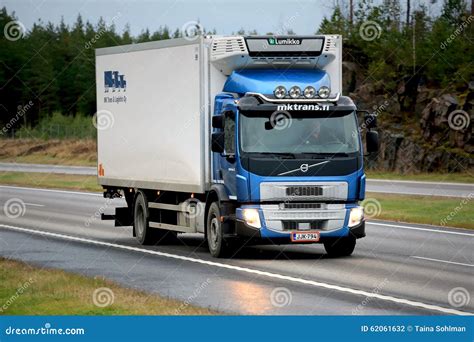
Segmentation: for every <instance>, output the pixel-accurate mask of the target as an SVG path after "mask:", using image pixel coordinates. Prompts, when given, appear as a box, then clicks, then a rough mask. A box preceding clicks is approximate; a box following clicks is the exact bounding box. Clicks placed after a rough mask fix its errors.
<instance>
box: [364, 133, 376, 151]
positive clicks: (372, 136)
mask: <svg viewBox="0 0 474 342" xmlns="http://www.w3.org/2000/svg"><path fill="white" fill-rule="evenodd" d="M365 142H366V145H367V153H377V152H378V151H379V133H378V132H377V131H368V132H367V133H366V135H365Z"/></svg>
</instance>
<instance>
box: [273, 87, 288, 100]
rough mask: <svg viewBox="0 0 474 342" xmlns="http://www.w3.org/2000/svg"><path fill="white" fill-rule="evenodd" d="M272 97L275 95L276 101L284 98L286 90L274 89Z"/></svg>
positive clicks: (282, 88) (283, 88)
mask: <svg viewBox="0 0 474 342" xmlns="http://www.w3.org/2000/svg"><path fill="white" fill-rule="evenodd" d="M273 95H275V97H276V98H277V99H282V98H284V97H285V96H286V88H285V87H284V86H278V87H276V88H275V90H274V91H273Z"/></svg>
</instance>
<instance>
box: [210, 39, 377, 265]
mask: <svg viewBox="0 0 474 342" xmlns="http://www.w3.org/2000/svg"><path fill="white" fill-rule="evenodd" d="M258 39H262V38H261V37H260V38H258ZM263 39H267V41H269V39H271V38H263ZM303 40H304V38H303V39H302V41H303ZM247 44H248V45H249V43H248V40H247ZM323 44H324V42H323ZM333 44H335V45H336V47H335V48H336V49H341V46H340V40H339V41H337V42H335V43H333ZM337 44H339V46H337ZM262 51H263V49H262ZM285 51H287V54H285V53H284V52H285ZM263 52H267V51H263ZM278 52H279V53H275V52H273V55H277V56H286V57H287V58H289V59H291V58H293V59H295V60H298V58H301V57H302V56H303V57H308V56H307V55H308V54H309V55H310V52H311V51H309V52H308V51H301V50H296V52H295V50H294V49H291V46H286V45H283V46H280V49H279V50H278ZM332 63H333V65H334V64H338V63H339V64H340V63H341V60H340V53H339V54H337V53H336V56H335V58H334V59H333V60H332ZM328 69H329V71H332V72H333V74H332V75H331V73H330V72H329V71H328V70H324V68H321V67H318V65H317V64H316V65H314V64H308V66H307V67H304V66H303V67H302V66H301V65H289V66H287V67H285V68H268V67H265V68H258V67H252V68H245V67H242V68H238V69H237V70H233V71H232V72H231V73H230V75H229V76H228V77H227V80H226V82H225V84H224V87H223V89H222V92H221V93H219V94H217V96H216V97H215V103H214V113H213V117H212V139H211V140H212V142H211V144H212V151H213V153H212V173H213V175H212V179H213V189H215V192H216V194H218V195H217V197H219V203H220V207H221V208H220V209H219V211H220V212H219V215H221V218H220V219H219V220H216V222H214V225H215V227H212V225H213V222H212V219H213V216H212V215H213V214H212V212H211V213H210V214H207V217H206V221H207V222H206V223H207V226H209V228H208V230H207V239H208V243H209V249H210V252H211V254H212V255H214V256H220V255H221V254H223V253H225V252H224V250H225V249H228V248H230V247H229V245H230V244H235V241H240V242H239V243H238V244H237V245H239V246H241V245H242V241H244V244H249V243H257V244H262V243H272V244H297V243H323V244H324V246H325V249H326V251H327V252H328V253H329V254H330V255H334V256H345V255H350V254H351V253H352V252H353V250H354V247H355V244H356V239H358V238H362V237H364V236H365V222H364V213H363V208H362V207H361V206H360V204H359V203H360V201H362V200H363V199H364V196H365V174H364V168H363V156H364V148H363V145H362V140H361V135H360V131H361V130H360V128H359V127H360V124H359V122H358V116H357V108H356V106H355V104H354V102H353V101H352V100H351V99H350V98H349V97H347V96H342V95H341V93H340V84H339V83H338V84H337V85H336V86H334V84H331V80H332V79H335V78H338V77H340V74H339V75H337V74H335V72H334V70H337V71H340V65H335V67H333V68H328ZM366 128H367V127H366ZM370 128H373V125H371V127H370ZM367 141H368V143H369V144H370V146H368V151H369V152H374V151H375V150H376V148H377V144H378V142H377V133H376V132H375V131H373V130H370V132H368V137H367ZM208 202H209V201H208ZM208 209H209V207H208ZM207 212H209V210H208V211H207ZM217 221H219V222H217ZM217 230H221V234H222V237H219V236H218V235H219V232H218V231H217ZM234 247H235V246H234Z"/></svg>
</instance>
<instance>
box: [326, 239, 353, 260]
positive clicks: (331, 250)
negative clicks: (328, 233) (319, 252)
mask: <svg viewBox="0 0 474 342" xmlns="http://www.w3.org/2000/svg"><path fill="white" fill-rule="evenodd" d="M355 245H356V239H355V238H354V237H344V238H340V239H337V240H330V241H326V242H324V248H325V249H326V252H327V253H328V254H329V256H332V257H341V256H349V255H351V254H352V252H354V248H355Z"/></svg>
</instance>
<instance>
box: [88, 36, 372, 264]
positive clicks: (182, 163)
mask: <svg viewBox="0 0 474 342" xmlns="http://www.w3.org/2000/svg"><path fill="white" fill-rule="evenodd" d="M341 73H342V39H341V36H338V35H325V36H304V37H299V36H291V37H273V36H249V37H241V36H199V37H191V38H181V39H171V40H163V41H156V42H149V43H140V44H132V45H126V46H117V47H110V48H103V49H98V50H96V81H97V114H96V115H97V117H96V120H97V128H98V136H97V140H98V182H99V184H100V185H101V186H102V187H103V189H104V196H105V197H107V198H115V197H124V198H125V200H126V203H127V206H126V207H118V208H115V213H113V214H109V215H103V217H102V218H103V219H113V220H115V225H116V226H133V235H134V236H135V237H136V239H137V240H138V242H139V243H141V244H160V243H167V242H168V243H169V241H170V239H171V240H172V239H175V238H176V235H177V234H179V233H202V234H203V235H204V237H205V241H206V242H207V245H208V247H209V251H210V253H211V254H212V256H214V257H223V256H228V255H232V253H235V251H236V250H237V249H239V248H241V247H243V246H245V245H249V244H268V243H270V244H278V245H279V244H308V243H322V244H324V247H325V249H326V252H327V253H328V254H329V255H333V256H346V255H350V254H351V253H352V252H353V250H354V247H355V244H356V239H358V238H362V237H364V236H365V227H364V211H363V208H362V207H361V206H360V201H362V200H363V199H364V194H365V175H364V169H363V156H364V153H371V152H375V151H376V149H377V147H378V136H377V132H376V131H374V127H375V117H373V115H372V116H371V114H368V113H366V114H367V115H366V117H368V120H365V119H364V120H361V122H360V123H359V122H358V115H357V113H358V111H357V108H356V106H355V104H354V102H353V101H352V100H351V99H350V98H349V97H347V96H343V95H342V94H341V91H342V89H341V87H342V75H341ZM361 128H362V129H363V130H362V131H363V132H365V134H366V139H365V144H366V148H363V146H362V139H361ZM364 151H366V152H364Z"/></svg>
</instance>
